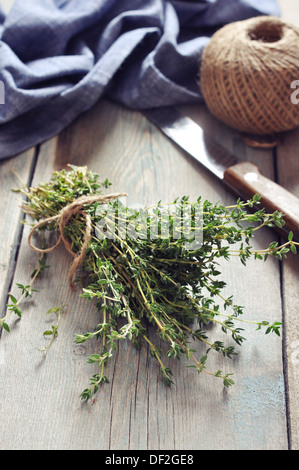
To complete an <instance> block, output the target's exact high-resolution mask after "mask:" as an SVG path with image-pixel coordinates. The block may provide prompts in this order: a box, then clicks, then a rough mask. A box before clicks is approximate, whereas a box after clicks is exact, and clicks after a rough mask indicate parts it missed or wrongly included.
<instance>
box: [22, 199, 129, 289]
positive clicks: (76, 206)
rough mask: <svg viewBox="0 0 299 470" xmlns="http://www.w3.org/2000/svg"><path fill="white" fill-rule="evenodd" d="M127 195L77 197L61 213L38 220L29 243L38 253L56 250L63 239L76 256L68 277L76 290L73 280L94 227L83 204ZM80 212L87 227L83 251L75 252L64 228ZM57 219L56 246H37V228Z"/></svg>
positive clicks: (68, 249)
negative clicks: (35, 236) (33, 241)
mask: <svg viewBox="0 0 299 470" xmlns="http://www.w3.org/2000/svg"><path fill="white" fill-rule="evenodd" d="M125 196H127V193H115V194H107V195H103V194H101V195H99V194H96V195H93V196H81V197H79V198H78V199H76V200H75V201H73V202H72V203H70V204H69V205H67V206H66V207H64V208H63V209H62V210H61V211H60V212H59V214H57V215H54V216H52V217H48V218H46V219H44V220H42V221H40V222H38V223H37V224H36V225H35V226H34V227H33V228H32V229H31V231H30V233H29V236H28V244H29V246H30V248H32V249H33V250H34V251H36V252H37V253H51V252H52V251H54V250H55V248H57V247H58V245H59V244H60V243H61V241H63V243H64V246H65V248H66V250H67V251H68V252H69V253H70V254H71V255H72V256H73V258H74V260H73V263H72V265H71V267H70V270H69V276H68V279H69V283H70V287H71V289H72V290H75V289H76V287H75V284H74V281H73V278H74V274H75V272H76V269H77V268H78V267H79V266H81V264H82V262H83V259H84V256H85V252H86V249H87V247H88V243H89V241H90V238H91V228H92V222H91V217H90V215H89V214H87V213H86V212H85V211H84V210H83V206H84V205H87V204H92V203H94V202H101V203H105V202H109V201H112V200H114V199H118V198H120V197H125ZM79 212H80V213H81V215H82V216H83V217H84V218H85V222H86V228H85V234H84V242H83V245H82V248H81V251H80V252H79V253H75V252H74V251H73V250H72V247H71V243H70V241H69V240H68V239H67V238H66V237H65V235H64V230H65V227H66V226H67V224H68V222H69V221H70V219H71V218H72V217H73V216H75V215H76V214H78V213H79ZM55 220H59V232H60V235H59V238H58V241H57V242H56V244H55V245H54V246H51V247H50V248H45V249H42V248H37V247H36V246H34V245H33V244H32V242H31V238H32V236H33V234H34V233H35V232H36V230H37V229H38V228H40V227H41V226H43V225H44V224H47V223H49V222H53V221H55Z"/></svg>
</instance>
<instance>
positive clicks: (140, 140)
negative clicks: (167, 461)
mask: <svg viewBox="0 0 299 470" xmlns="http://www.w3.org/2000/svg"><path fill="white" fill-rule="evenodd" d="M188 111H189V113H190V114H192V115H193V116H194V118H195V119H197V120H198V122H200V121H201V123H203V124H204V125H205V126H206V127H207V129H208V130H209V129H210V130H211V129H213V133H214V135H215V136H217V137H218V138H219V139H220V140H221V141H222V142H223V143H224V145H226V146H227V147H228V148H230V149H231V150H234V151H238V152H239V153H240V155H242V156H243V158H244V159H250V160H251V161H256V162H259V164H260V166H261V168H262V170H263V173H264V174H266V175H267V176H268V177H273V175H274V171H273V159H272V154H271V152H270V151H256V150H253V149H249V148H246V147H245V146H244V143H243V142H242V141H241V140H240V137H239V136H238V135H237V134H236V133H234V132H232V131H230V130H228V129H227V128H224V127H223V126H222V125H221V124H219V123H218V122H217V121H215V120H214V119H213V118H211V116H209V114H207V111H206V110H205V109H204V108H200V109H199V108H198V107H194V108H191V107H189V108H188ZM67 163H73V164H75V165H80V164H86V165H88V167H89V168H90V169H91V170H93V171H96V172H98V173H100V175H102V176H103V178H106V177H108V178H109V180H110V181H111V182H113V186H112V189H113V190H115V191H127V192H128V193H129V195H130V197H129V204H133V203H142V204H149V203H152V202H157V200H159V199H161V200H162V201H164V202H167V201H170V200H173V199H174V197H176V196H180V195H186V194H188V195H190V197H191V198H194V197H198V196H199V195H202V197H203V198H208V199H210V200H212V201H217V200H221V201H223V202H227V203H231V202H232V201H233V200H234V198H233V197H232V196H231V195H230V194H229V193H227V191H226V190H225V189H224V188H223V187H222V185H221V184H220V183H219V182H218V181H216V180H215V179H214V178H213V177H212V176H211V175H209V174H208V173H207V172H206V171H205V170H204V169H202V168H201V167H200V165H199V164H197V163H196V162H194V161H193V160H192V159H191V158H190V157H189V156H187V155H185V154H184V153H183V152H181V151H180V150H179V149H177V148H176V147H175V146H174V145H173V144H172V143H171V142H169V141H168V140H167V139H166V138H165V137H164V136H163V135H162V134H161V133H160V132H159V131H158V130H157V129H156V128H155V127H153V126H152V125H151V124H150V123H149V122H148V121H147V120H146V119H145V118H144V117H143V116H142V115H141V114H140V113H136V112H133V111H130V110H127V109H125V108H123V107H120V106H117V105H115V104H113V103H111V102H108V101H101V102H99V103H98V104H97V106H96V107H95V108H93V109H92V110H90V111H89V112H88V113H86V114H85V115H84V116H82V117H81V118H80V119H78V120H77V121H76V122H75V123H74V124H73V125H72V126H70V127H69V128H68V129H66V130H65V131H64V132H63V133H62V134H61V135H60V136H59V137H58V138H56V139H52V140H50V141H49V142H47V143H46V144H44V145H43V146H42V147H41V150H40V153H39V156H38V161H37V165H36V170H35V173H34V179H33V185H35V184H38V183H39V182H40V181H41V180H46V179H48V178H49V175H50V173H51V171H52V170H53V169H61V168H63V167H65V166H66V165H67ZM27 234H28V231H27V228H25V230H24V234H23V238H22V243H21V246H20V251H19V257H18V263H17V268H16V272H15V276H14V280H13V282H14V283H15V282H22V281H23V280H24V278H25V279H26V275H28V272H29V273H30V272H31V270H32V269H33V267H34V264H35V263H36V255H35V254H33V253H32V252H31V250H30V249H29V247H28V245H27V238H26V237H27ZM273 239H276V234H274V233H273V232H272V231H271V230H270V229H265V230H263V231H262V232H261V233H260V234H259V235H258V236H256V239H255V241H254V246H255V247H265V246H266V245H267V244H268V243H269V242H270V241H272V240H273ZM47 262H48V263H49V264H50V265H51V268H50V269H49V270H48V271H46V272H45V274H44V275H43V279H40V281H39V282H38V284H37V288H38V289H40V292H39V294H37V295H36V296H35V299H34V300H33V301H32V302H29V303H28V304H27V305H26V306H25V307H24V314H23V318H22V320H21V321H16V322H14V323H13V324H12V325H11V327H12V332H11V333H10V334H7V333H6V332H4V333H3V338H2V341H3V343H2V344H3V345H4V346H2V347H3V348H4V352H5V361H4V364H2V366H1V367H0V375H1V378H0V379H1V380H0V395H1V397H2V400H1V402H0V406H1V417H2V419H1V421H0V442H1V444H0V445H1V448H2V449H7V448H9V449H83V450H89V449H99V450H100V449H105V450H106V449H112V450H120V449H135V450H142V449H151V450H156V449H162V450H166V449H168V450H171V449H175V450H178V449H184V450H192V449H217V450H221V449H286V448H287V446H288V442H287V429H286V409H285V400H284V378H283V368H282V349H281V347H282V344H281V340H280V339H279V338H278V337H276V336H275V337H274V336H273V335H271V336H265V335H264V334H263V333H261V332H257V333H255V331H254V328H252V327H249V328H247V327H246V331H245V336H246V337H247V338H248V340H247V341H246V343H245V344H244V346H242V348H241V351H240V355H239V356H237V357H236V358H235V359H233V360H231V361H230V362H229V363H227V362H223V360H222V358H221V357H220V356H219V355H217V354H215V355H214V356H213V359H212V362H211V363H210V368H211V369H212V370H217V369H219V368H221V369H223V370H224V371H225V372H229V371H231V372H234V374H235V377H234V379H235V382H236V385H235V386H234V387H233V388H232V389H229V390H224V389H223V386H222V383H221V381H219V382H218V381H217V380H216V379H213V378H210V377H206V376H203V375H201V376H198V375H197V374H194V371H193V370H192V369H188V368H187V367H185V366H186V365H187V362H185V361H184V360H182V361H179V362H178V361H177V362H176V361H174V362H173V363H171V367H172V369H173V372H174V378H175V382H176V385H175V387H173V388H167V387H165V385H164V384H163V383H162V381H161V379H160V377H159V374H158V368H157V365H156V364H155V362H154V361H153V359H152V358H151V357H150V355H149V351H148V348H147V346H146V345H143V347H142V348H141V350H140V351H137V350H136V349H135V348H133V347H132V346H131V344H128V343H126V342H124V343H123V344H120V345H119V348H118V350H117V353H116V354H115V357H114V359H113V360H112V362H111V363H110V365H109V366H108V368H107V375H108V376H109V377H110V379H111V382H110V384H108V385H106V386H104V387H103V388H102V389H101V391H100V393H99V394H98V395H97V396H96V397H95V399H94V400H93V401H92V402H90V403H87V404H86V403H82V402H81V401H80V400H79V394H80V393H81V391H82V390H83V388H85V387H86V386H87V385H88V381H89V377H90V376H91V375H92V374H93V373H94V372H95V370H94V369H93V366H91V365H88V364H86V358H87V356H88V355H89V354H90V353H91V352H96V351H97V343H96V342H93V343H89V344H87V343H85V344H84V345H74V342H73V340H74V334H75V333H85V332H86V331H87V330H88V329H93V328H94V326H95V325H96V324H97V323H98V320H99V319H98V312H97V311H96V309H94V308H93V307H92V304H89V303H88V302H86V300H85V299H80V298H79V296H78V293H72V292H70V290H69V286H68V281H67V269H68V266H69V262H70V257H69V255H68V254H66V253H65V252H64V250H63V248H62V247H59V248H58V249H57V250H55V252H54V253H52V254H51V255H50V256H49V257H48V261H47ZM221 268H222V271H223V278H224V280H225V281H226V282H227V284H228V287H227V293H228V294H229V295H230V294H233V295H234V296H235V301H236V302H237V303H239V304H240V305H246V306H247V308H246V317H247V318H248V319H258V320H260V319H263V320H269V321H280V319H281V313H282V312H281V297H280V279H279V265H278V263H277V261H275V260H273V259H269V260H268V261H267V263H262V262H250V263H249V265H248V266H247V267H246V268H245V267H244V266H243V265H241V263H240V262H239V261H238V260H235V259H232V260H231V261H230V262H229V263H227V262H226V263H222V266H221ZM257 280H259V281H258V282H257ZM261 280H262V282H261ZM61 303H63V304H65V303H66V304H68V307H67V309H66V311H65V313H64V315H63V317H62V320H61V327H60V333H59V336H58V338H57V339H56V341H55V343H54V344H53V346H52V347H51V349H50V350H49V351H48V353H47V355H46V357H44V356H43V355H42V354H41V353H40V351H38V348H40V347H42V346H43V345H44V341H45V340H44V339H43V337H42V332H43V331H44V330H45V329H46V328H47V325H50V324H51V323H49V324H48V322H51V321H52V319H50V318H47V317H46V315H45V312H46V311H47V310H48V309H49V308H50V307H52V306H53V305H58V304H61ZM149 335H150V337H151V338H152V340H153V341H156V340H155V338H154V332H153V331H152V330H151V329H149ZM211 335H212V338H213V337H214V338H215V337H216V332H214V331H211ZM217 337H218V334H217ZM223 340H224V342H226V341H227V338H226V337H225V335H223ZM7 410H8V411H7Z"/></svg>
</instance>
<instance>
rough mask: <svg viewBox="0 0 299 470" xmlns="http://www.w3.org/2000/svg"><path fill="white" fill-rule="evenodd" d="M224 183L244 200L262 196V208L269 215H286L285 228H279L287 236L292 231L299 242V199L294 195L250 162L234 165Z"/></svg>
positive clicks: (228, 170)
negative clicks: (277, 212)
mask: <svg viewBox="0 0 299 470" xmlns="http://www.w3.org/2000/svg"><path fill="white" fill-rule="evenodd" d="M224 182H225V183H226V184H227V185H228V186H229V187H230V188H231V189H232V190H233V191H234V192H235V193H236V194H239V195H240V196H241V197H242V198H243V199H246V200H247V199H251V198H252V196H254V194H259V195H260V196H261V206H262V207H264V208H265V209H266V211H267V212H268V213H273V212H274V211H276V210H277V211H279V212H282V213H283V214H284V221H285V223H286V224H285V226H284V227H283V229H282V230H281V229H279V228H277V230H278V232H280V233H282V234H284V235H286V233H288V232H290V231H292V232H293V233H294V238H295V239H296V241H299V199H298V198H297V197H296V196H294V195H293V194H292V193H290V192H289V191H287V190H286V189H284V188H283V187H281V186H279V185H278V184H276V183H274V182H273V181H271V180H269V179H268V178H266V177H265V176H263V175H262V174H261V173H260V171H259V168H258V167H257V166H256V165H254V164H253V163H250V162H242V163H238V164H236V165H233V166H231V167H229V168H227V170H226V171H225V173H224Z"/></svg>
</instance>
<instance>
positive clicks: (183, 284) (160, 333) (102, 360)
mask: <svg viewBox="0 0 299 470" xmlns="http://www.w3.org/2000/svg"><path fill="white" fill-rule="evenodd" d="M110 185H111V183H110V182H109V181H108V180H107V179H106V180H104V181H99V176H98V175H97V174H96V173H93V172H91V171H88V170H87V168H86V167H75V166H71V169H70V171H66V170H62V171H56V172H54V173H53V175H52V177H51V179H50V181H49V182H48V183H41V184H40V185H39V186H38V187H36V188H30V189H26V188H25V189H24V188H22V190H21V191H22V192H24V194H25V195H26V197H27V202H24V204H23V211H24V213H25V214H28V215H30V216H31V217H32V218H33V219H34V221H40V220H43V219H46V218H49V217H53V216H56V215H57V214H59V213H60V211H61V210H62V209H64V208H65V207H66V206H67V205H69V204H71V203H72V202H73V201H74V200H75V199H77V198H79V197H81V196H84V195H87V196H90V195H93V194H98V193H101V192H102V191H103V190H104V189H107V188H108V187H109V186H110ZM259 201H260V198H259V196H258V195H256V196H254V197H253V198H252V199H251V200H248V201H242V200H240V199H238V200H237V202H236V204H234V205H231V206H224V205H222V204H220V203H216V204H212V203H211V202H209V201H207V200H205V201H204V200H202V198H201V197H199V198H198V199H197V200H196V201H195V202H191V201H190V200H189V198H188V197H187V196H185V197H182V198H177V199H175V201H173V203H171V204H169V205H168V207H169V208H170V209H175V210H173V211H172V210H170V211H168V212H167V217H165V212H163V211H164V207H165V206H164V205H163V204H162V203H161V201H160V202H158V203H157V204H156V205H154V206H152V207H150V208H146V209H139V210H132V209H130V210H129V209H128V208H127V207H126V206H125V205H124V204H121V203H120V201H114V202H109V203H108V204H106V205H105V206H104V205H101V204H99V203H98V202H95V203H92V204H89V205H87V206H86V207H85V208H84V211H85V212H86V213H88V215H89V216H90V218H91V221H92V236H91V239H90V242H89V244H88V248H87V250H86V253H85V258H84V262H83V265H82V266H81V271H80V273H79V274H78V277H77V279H76V283H77V285H78V286H80V289H81V297H83V298H86V299H87V300H88V301H90V302H94V303H95V305H96V308H97V309H98V311H99V323H98V324H97V325H95V328H94V330H93V331H87V332H81V333H77V334H76V335H75V339H74V341H75V343H85V342H86V341H90V340H92V339H94V338H96V339H99V340H100V344H101V345H100V347H99V349H98V350H97V351H96V352H95V353H94V354H92V355H90V356H89V357H88V360H87V361H88V363H90V364H93V365H96V367H98V372H97V373H96V374H94V375H93V376H92V377H91V379H90V385H89V387H88V388H86V389H85V390H84V391H83V392H82V393H81V398H82V399H84V400H88V399H90V398H91V397H92V396H93V395H94V394H95V393H96V392H97V391H98V389H99V387H100V386H101V385H102V384H104V383H106V382H108V381H109V380H108V378H107V376H106V375H105V366H106V365H107V363H108V362H109V360H110V358H111V357H112V356H113V353H114V352H115V350H116V349H117V345H118V342H119V341H121V340H129V341H131V342H132V343H133V344H134V345H135V346H136V347H140V345H141V342H145V344H147V346H148V347H149V352H150V354H151V356H152V357H153V358H154V359H155V360H156V361H157V364H158V366H159V369H160V373H161V375H162V377H163V379H164V381H165V383H166V384H167V385H170V384H171V383H173V375H172V371H171V369H170V368H169V367H168V365H166V363H165V360H166V359H167V360H169V359H172V358H175V359H179V358H180V357H181V356H185V357H186V358H187V360H189V361H192V364H191V365H190V366H189V367H192V368H195V370H196V371H197V372H198V373H205V374H208V375H212V376H215V377H217V378H220V379H221V380H222V381H223V384H224V386H226V387H229V386H231V385H232V384H233V383H234V382H233V379H232V378H231V375H232V374H230V373H223V372H222V371H221V370H217V371H215V372H212V371H210V370H208V368H207V363H208V358H209V354H210V352H211V351H216V352H218V353H220V354H222V355H223V356H224V357H227V358H231V357H233V356H234V355H236V354H237V353H238V352H237V350H236V348H235V345H234V343H235V344H236V345H238V346H240V345H242V344H243V342H244V341H245V337H244V336H243V334H244V333H243V331H244V330H243V328H241V325H242V324H244V323H249V324H252V325H255V326H256V329H257V330H261V329H264V331H265V333H266V334H268V333H270V332H274V333H275V334H277V335H280V327H281V323H280V322H274V323H272V324H270V323H269V322H268V321H267V320H266V319H264V320H259V321H255V322H254V321H249V320H246V318H244V317H243V311H244V307H243V306H240V305H238V304H236V303H235V301H234V298H233V296H230V297H228V298H227V297H225V296H224V295H223V294H222V291H223V289H224V288H225V287H226V283H225V282H224V281H222V280H220V279H219V276H220V274H221V272H220V271H219V260H220V259H221V258H223V259H226V260H228V259H229V258H230V257H231V256H238V257H239V258H240V261H241V262H242V263H243V264H244V265H246V262H247V260H248V259H249V258H254V259H257V260H266V259H267V258H268V257H269V256H272V257H275V258H278V259H283V258H285V257H286V255H287V253H288V252H289V251H290V250H291V251H292V252H294V253H296V246H298V243H297V242H295V241H293V235H292V233H290V234H289V238H288V240H287V241H286V242H285V243H283V244H282V245H279V244H278V243H277V242H273V243H271V244H270V245H269V246H268V247H267V248H265V249H263V250H255V249H254V248H253V247H252V246H251V239H252V238H253V237H254V235H255V234H256V232H257V231H258V230H259V229H261V228H262V227H265V226H269V227H271V226H273V225H276V226H278V227H282V226H283V225H284V221H283V214H281V213H279V212H274V213H273V214H267V213H265V210H264V209H260V210H258V211H256V212H254V213H253V212H252V208H253V207H255V206H256V205H257V204H258V203H259ZM199 206H200V207H201V223H200V224H198V223H197V222H198V221H197V219H196V210H197V209H198V207H199ZM163 214H164V215H163ZM186 214H187V216H186ZM166 222H167V223H166ZM186 222H188V224H189V228H190V230H189V231H188V233H187V234H186V233H182V232H179V236H178V235H177V228H178V227H180V228H181V227H182V226H183V225H184V224H186ZM153 223H154V224H155V228H156V230H157V232H156V237H152V227H153ZM165 223H166V225H167V227H166V225H165ZM132 226H133V228H134V230H133V232H132V231H131V232H130V230H129V234H130V236H128V229H129V228H130V229H131V228H132ZM165 228H167V230H166V229H165ZM40 229H41V230H43V231H46V230H48V231H52V230H57V229H58V223H57V221H53V222H52V223H48V224H46V225H44V226H43V227H42V228H40ZM124 233H125V235H124ZM84 234H85V218H84V217H82V216H81V215H80V213H78V214H76V215H75V216H74V217H73V218H72V220H71V222H70V223H69V224H68V226H67V227H66V229H65V234H64V235H65V236H67V237H68V240H69V241H70V243H71V247H72V250H73V251H74V252H76V253H80V252H81V249H82V246H83V243H84ZM136 235H137V236H136ZM199 239H200V241H199ZM190 247H191V248H190ZM31 290H32V285H31V284H30V285H28V286H24V289H23V294H22V296H23V297H24V296H26V293H27V292H31ZM18 305H19V302H16V303H14V301H13V300H12V304H11V308H12V310H13V309H14V307H13V306H16V307H17V308H18ZM56 312H58V310H57V311H56ZM59 313H61V310H59ZM6 319H7V316H6V317H4V319H2V320H1V321H2V325H3V326H5V325H7V323H6ZM210 324H215V325H216V326H217V327H218V328H219V329H220V331H221V332H223V333H226V334H228V335H229V336H230V337H231V339H232V344H230V345H228V346H227V345H224V342H223V341H222V336H221V337H220V338H219V339H218V340H210V339H209V333H208V328H207V327H208V325H210ZM149 325H152V327H153V328H154V330H155V332H156V334H157V337H158V338H160V339H161V340H162V342H163V343H164V344H165V345H166V349H167V351H166V353H162V351H161V349H160V348H159V347H158V346H157V345H156V344H154V343H153V342H152V341H151V340H150V339H149V336H148V334H147V328H148V326H149ZM7 328H8V326H7V327H6V329H7ZM50 333H51V335H50ZM56 333H57V330H56V327H55V325H54V329H52V330H51V331H49V336H51V338H52V339H53V338H54V337H55V336H56ZM190 339H193V340H196V341H199V343H200V344H201V345H202V347H201V348H200V349H201V351H203V353H202V352H201V353H200V354H199V357H197V355H198V352H197V351H196V350H195V349H194V348H193V347H191V346H190Z"/></svg>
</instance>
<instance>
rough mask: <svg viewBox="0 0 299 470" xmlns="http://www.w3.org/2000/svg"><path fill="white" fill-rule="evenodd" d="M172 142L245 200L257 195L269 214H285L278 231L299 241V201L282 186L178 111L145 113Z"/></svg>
mask: <svg viewBox="0 0 299 470" xmlns="http://www.w3.org/2000/svg"><path fill="white" fill-rule="evenodd" d="M142 112H143V114H144V115H145V116H146V117H147V118H148V119H149V121H151V122H152V123H153V124H155V125H156V126H157V127H158V128H159V129H160V130H161V131H162V132H163V133H164V134H165V135H166V136H167V137H168V138H169V139H171V140H172V141H173V142H175V143H176V144H177V145H178V146H179V147H180V148H181V149H182V150H184V151H185V152H187V153H188V154H189V155H190V156H191V157H193V158H195V159H196V160H197V161H198V162H199V163H200V164H201V165H203V166H204V167H205V168H207V169H208V170H209V171H210V172H212V173H213V174H214V175H215V176H216V177H217V178H218V179H219V180H221V181H223V183H224V184H225V186H226V187H227V188H228V189H229V190H230V191H231V192H232V193H233V194H235V195H238V196H240V197H241V198H242V199H243V200H247V199H251V198H252V197H253V196H254V195H255V194H259V196H260V197H261V205H262V206H263V207H264V208H265V210H266V211H267V213H273V212H275V211H278V212H282V213H283V214H284V221H285V225H284V226H283V228H279V227H275V229H276V230H277V231H278V232H279V233H280V234H283V235H284V236H285V235H287V234H288V233H289V232H290V231H292V232H293V234H294V239H296V240H297V241H299V199H298V198H297V197H296V196H295V195H294V194H292V193H290V192H289V191H287V190H286V189H284V188H283V187H282V186H280V185H279V184H277V183H275V182H274V181H272V180H270V179H268V178H266V177H265V176H263V175H262V173H261V171H260V169H259V168H258V166H257V165H255V164H254V163H251V162H248V161H241V160H240V159H238V158H237V157H236V156H234V155H232V154H231V153H230V152H228V151H227V150H226V149H225V148H224V147H222V146H221V145H219V144H218V143H217V142H216V141H215V140H213V138H211V137H207V135H206V134H205V133H204V131H203V129H202V128H201V127H200V126H199V125H198V124H197V123H196V122H195V121H193V120H192V119H191V118H189V117H188V116H185V115H183V114H182V113H181V112H180V111H179V110H178V109H177V108H175V107H172V106H169V107H164V108H151V109H145V110H143V111H142Z"/></svg>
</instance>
